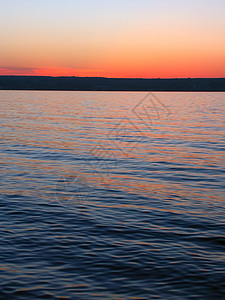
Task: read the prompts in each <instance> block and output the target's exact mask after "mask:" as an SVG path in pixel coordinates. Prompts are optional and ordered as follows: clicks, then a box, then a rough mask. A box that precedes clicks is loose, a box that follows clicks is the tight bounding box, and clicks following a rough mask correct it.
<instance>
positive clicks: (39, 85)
mask: <svg viewBox="0 0 225 300" xmlns="http://www.w3.org/2000/svg"><path fill="white" fill-rule="evenodd" d="M0 90H28V91H29V90H30V91H35V90H37V91H121V92H122V91H124V92H139V91H140V92H150V91H155V92H160V91H162V92H225V78H171V79H164V78H162V79H160V78H156V79H145V78H105V77H69V76H68V77H65V76H63V77H62V76H61V77H51V76H15V75H0Z"/></svg>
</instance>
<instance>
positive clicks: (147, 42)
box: [0, 0, 225, 78]
mask: <svg viewBox="0 0 225 300" xmlns="http://www.w3.org/2000/svg"><path fill="white" fill-rule="evenodd" d="M0 75H52V76H60V75H63V76H71V75H72V76H104V77H142V78H158V77H160V78H171V77H172V78H173V77H225V0H0Z"/></svg>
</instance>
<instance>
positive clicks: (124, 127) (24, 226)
mask: <svg viewBox="0 0 225 300" xmlns="http://www.w3.org/2000/svg"><path fill="white" fill-rule="evenodd" d="M0 105H1V112H0V120H1V129H0V133H1V142H0V155H1V157H0V159H1V161H0V162H1V165H0V166H1V200H0V206H1V210H0V225H1V226H0V299H10V300H11V299H85V300H88V299H118V300H119V299H225V235H224V232H225V221H224V220H225V218H224V213H225V197H224V195H225V176H224V173H225V172H224V171H225V159H224V158H225V156H224V151H225V134H224V131H225V126H224V121H225V93H154V94H146V93H141V92H139V93H129V92H120V93H119V92H37V91H32V92H31V91H26V92H25V91H0Z"/></svg>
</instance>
